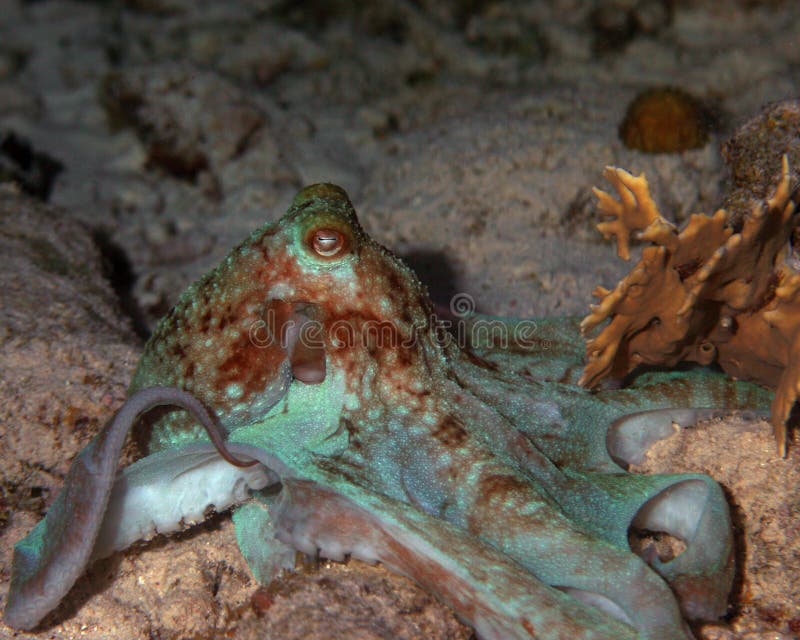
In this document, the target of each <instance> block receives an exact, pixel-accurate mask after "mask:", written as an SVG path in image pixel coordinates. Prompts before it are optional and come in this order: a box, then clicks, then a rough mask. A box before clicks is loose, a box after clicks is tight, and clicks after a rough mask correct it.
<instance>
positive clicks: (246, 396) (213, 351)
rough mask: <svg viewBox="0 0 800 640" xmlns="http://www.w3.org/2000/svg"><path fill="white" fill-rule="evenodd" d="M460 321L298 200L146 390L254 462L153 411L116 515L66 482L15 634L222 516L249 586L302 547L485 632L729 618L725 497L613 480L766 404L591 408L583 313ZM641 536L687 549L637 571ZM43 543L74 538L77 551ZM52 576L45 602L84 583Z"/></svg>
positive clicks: (664, 402)
mask: <svg viewBox="0 0 800 640" xmlns="http://www.w3.org/2000/svg"><path fill="white" fill-rule="evenodd" d="M456 319H457V322H456V325H455V326H454V327H452V329H453V331H452V333H448V332H445V331H443V330H442V327H441V325H439V324H438V323H437V322H436V321H435V318H434V316H433V315H432V312H431V304H430V302H429V300H428V297H427V294H426V292H425V289H424V287H423V286H422V285H421V284H420V282H419V281H418V279H417V278H416V276H415V275H414V274H413V273H412V272H411V271H410V270H409V269H408V267H406V266H405V265H404V264H403V263H402V262H401V261H400V260H398V259H397V258H396V257H394V256H393V255H392V254H391V253H390V252H388V251H387V250H386V249H384V248H383V247H381V246H379V245H378V244H377V243H375V242H374V241H373V240H371V239H370V238H369V237H368V236H367V235H366V234H365V233H364V232H363V230H362V229H361V227H360V226H359V224H358V221H357V219H356V216H355V213H354V211H353V209H352V205H351V204H350V202H349V200H348V199H347V196H346V195H345V193H344V192H343V191H342V190H341V189H339V188H338V187H335V186H333V185H326V184H322V185H314V186H311V187H308V188H306V189H304V190H303V191H301V192H300V193H299V194H298V196H297V197H296V198H295V201H294V203H293V204H292V206H291V208H290V209H289V211H288V213H287V214H286V215H285V216H284V217H283V218H282V219H281V220H280V221H279V222H277V223H275V224H272V225H268V226H266V227H264V228H263V229H261V230H259V231H257V232H255V233H254V234H253V235H252V236H251V237H250V238H248V239H247V240H246V241H245V242H244V243H242V244H241V245H240V246H238V247H236V248H235V249H234V250H233V251H232V252H231V253H230V255H229V256H228V257H227V258H226V259H225V260H224V261H223V262H222V263H221V264H220V265H219V266H218V267H217V268H216V269H215V270H214V271H212V272H211V273H209V274H208V275H207V276H205V277H204V278H203V279H201V280H200V281H198V282H197V283H195V284H194V285H192V286H191V287H189V289H187V291H186V292H185V293H184V294H183V295H182V297H181V298H180V300H179V302H178V304H177V305H176V307H175V309H173V310H172V312H170V314H169V315H168V316H167V317H166V318H164V320H163V321H162V322H161V324H160V325H159V327H158V328H157V330H156V332H155V333H154V335H153V337H152V339H151V340H150V342H149V343H148V345H147V347H146V349H145V353H144V355H143V356H142V360H141V362H140V365H139V369H138V371H137V373H136V376H135V378H134V382H133V385H132V390H136V389H147V388H151V387H155V386H159V387H160V388H162V389H163V388H164V387H165V386H167V387H168V386H170V385H171V386H174V387H179V388H181V389H184V390H186V391H189V392H190V393H191V394H193V395H194V396H196V397H197V398H198V399H199V400H200V401H201V402H202V403H204V404H205V405H206V406H207V407H209V408H210V409H211V410H212V411H213V412H214V413H215V414H216V415H217V417H218V418H219V423H220V427H221V428H222V429H223V430H224V431H225V434H226V438H227V444H226V446H227V450H228V454H226V455H229V457H234V459H236V460H243V459H247V458H249V459H254V460H257V461H258V462H259V464H257V465H255V466H252V467H232V466H231V465H229V464H228V463H226V462H223V461H222V459H221V457H220V454H219V453H218V452H217V449H216V448H215V446H214V445H213V444H211V443H209V442H208V440H207V437H206V435H205V432H204V431H203V429H202V428H201V426H200V424H199V423H198V422H196V419H197V416H196V415H195V418H192V417H190V416H189V415H188V414H187V413H186V412H183V411H173V412H171V413H168V414H166V415H159V416H157V420H156V422H155V424H154V425H153V426H152V435H151V440H150V441H151V445H152V448H153V450H154V453H152V454H151V455H150V456H148V457H146V458H144V459H142V460H140V461H138V462H137V463H135V464H134V465H131V467H128V468H127V469H125V470H124V471H123V472H122V473H121V474H120V476H119V477H118V478H117V480H116V483H115V484H114V486H113V489H112V490H111V495H110V498H109V505H110V506H109V508H108V511H107V512H106V515H105V518H94V520H95V521H97V522H95V524H92V525H87V523H86V520H87V519H86V518H85V517H83V516H82V513H81V504H80V503H79V502H78V501H76V500H74V499H71V498H70V496H74V495H78V494H80V493H82V492H83V491H85V490H92V491H98V488H97V487H96V486H95V485H96V484H102V483H103V482H106V481H105V480H102V479H99V478H98V477H94V478H93V477H92V476H91V474H88V475H87V474H86V473H82V474H75V476H74V478H75V480H74V483H73V485H72V486H70V479H69V478H68V480H67V485H68V486H67V487H65V490H64V496H65V497H64V498H63V499H61V502H60V505H61V506H60V508H59V510H57V512H55V513H53V514H52V515H51V514H49V515H48V517H47V518H46V519H45V520H44V521H43V522H42V523H40V525H39V526H37V528H36V529H35V530H34V532H32V534H31V535H30V536H29V537H28V538H26V539H25V540H23V541H22V542H21V543H20V544H19V545H18V546H17V549H16V555H15V568H14V572H15V573H14V577H13V580H12V585H11V589H10V595H9V601H8V606H7V608H6V613H5V617H6V621H7V622H8V623H9V624H11V625H13V626H18V627H24V628H30V627H32V626H35V625H36V624H38V623H39V622H40V620H41V619H42V617H43V616H44V615H45V614H46V613H47V607H45V606H41V607H39V606H28V605H27V604H26V603H30V602H33V601H36V597H37V595H38V592H39V591H41V590H42V589H44V588H45V587H43V586H42V585H43V584H44V581H43V579H42V576H51V577H52V576H54V575H55V576H58V575H59V574H60V573H61V572H62V569H69V571H68V573H69V574H70V575H72V574H75V573H76V570H75V566H74V565H75V561H74V558H75V557H78V556H79V557H81V558H84V560H82V561H83V562H84V563H85V562H88V560H87V559H88V558H96V557H101V556H103V555H107V554H109V553H112V552H113V551H114V550H117V549H121V548H124V547H125V546H127V545H128V544H130V543H131V542H133V541H134V540H136V539H138V538H142V537H148V536H151V535H153V534H154V533H156V532H163V531H170V530H174V529H176V528H178V527H179V526H181V525H182V524H184V523H187V522H192V521H193V520H197V519H200V518H202V517H203V515H204V514H205V513H206V511H207V507H208V506H209V505H211V504H213V505H215V506H216V507H217V508H224V507H225V506H226V505H228V504H232V503H241V504H240V506H238V507H237V509H236V511H235V512H234V522H235V524H236V529H237V539H238V541H239V545H240V548H241V550H242V552H243V554H244V555H245V557H246V559H247V561H248V563H249V564H250V566H251V568H252V570H253V572H254V574H255V576H256V577H257V578H258V579H259V580H262V581H265V582H266V581H269V580H270V579H271V578H272V577H274V575H275V574H276V573H277V572H278V571H279V570H280V569H281V568H283V567H286V566H288V565H290V564H291V558H292V556H293V553H294V549H299V550H300V551H303V552H305V553H309V554H316V553H321V554H322V555H323V556H326V557H329V558H333V559H343V558H345V557H346V556H347V555H353V556H356V557H359V558H362V559H365V560H368V561H374V560H379V561H381V562H384V563H385V564H386V565H387V566H389V567H391V568H393V569H395V570H397V571H399V572H402V573H404V574H406V575H409V576H410V577H412V578H413V579H415V580H416V581H417V582H419V583H420V584H421V585H423V586H424V587H425V588H427V589H430V590H431V591H432V592H434V593H436V594H437V595H438V596H439V597H440V598H441V599H442V600H443V601H445V602H446V603H448V604H449V605H450V606H452V607H453V608H454V609H455V610H456V612H457V613H458V615H459V616H460V617H461V618H463V619H464V620H466V621H468V622H469V623H470V624H472V625H473V626H474V627H475V629H476V631H477V633H478V635H479V636H480V637H481V638H487V639H493V638H503V639H514V638H532V637H533V638H566V637H568V638H614V639H621V638H648V639H663V640H674V639H675V638H688V637H690V634H689V632H688V631H687V627H686V624H685V622H684V619H685V618H713V617H717V616H720V615H721V614H723V613H724V611H725V608H726V599H727V595H728V592H729V590H730V586H731V580H732V576H733V550H732V540H731V531H730V519H729V515H728V511H727V506H726V503H725V501H724V498H723V495H722V492H721V490H720V488H719V486H718V485H717V484H716V483H715V482H714V481H713V480H711V479H710V478H708V477H707V476H704V475H701V474H683V475H661V476H650V477H644V476H636V475H632V474H628V473H625V472H624V470H623V467H622V466H620V465H623V466H624V465H625V464H627V463H630V462H634V461H636V460H637V459H639V458H641V456H642V455H643V453H644V451H645V450H646V449H647V447H648V446H649V444H651V443H652V442H654V441H655V440H658V439H659V438H662V437H664V436H665V435H667V434H668V433H671V431H672V422H673V421H691V420H694V419H697V418H698V417H701V416H702V415H703V414H704V412H703V411H702V410H697V409H690V407H720V406H726V407H729V408H737V407H750V408H752V407H764V406H766V403H767V401H768V398H767V395H766V394H765V392H763V391H761V390H760V389H758V388H756V387H754V386H750V385H747V384H744V383H737V382H733V381H730V380H727V379H726V378H724V376H721V375H717V374H713V373H709V372H689V373H651V374H647V375H643V376H640V377H639V378H638V379H637V380H636V381H635V383H634V384H633V385H632V386H630V387H628V388H625V389H616V390H614V389H608V390H602V391H596V392H591V391H588V390H587V389H584V388H582V387H580V386H579V385H578V384H577V382H578V378H579V376H580V374H581V361H582V342H581V338H580V334H579V331H578V323H577V321H576V320H574V319H569V318H567V319H563V318H562V319H551V320H540V321H535V322H533V321H513V320H504V319H498V318H487V317H476V316H472V317H465V318H459V317H458V316H457V315H456ZM139 393H141V391H140V392H139ZM162 393H164V392H163V391H162ZM136 397H141V396H136ZM162 399H163V398H162ZM178 404H180V403H178ZM675 407H678V408H677V409H676V408H675ZM681 407H683V409H681ZM115 422H116V423H117V424H118V426H117V427H116V428H119V423H120V422H121V421H120V420H117V421H115ZM112 428H113V427H112V426H109V427H108V429H112ZM105 437H107V434H106V435H103V434H101V436H99V438H100V439H101V440H102V439H103V438H105ZM90 447H92V451H95V450H97V449H98V446H97V445H90ZM75 483H77V484H78V486H75ZM214 492H216V493H214ZM210 494H214V495H210ZM630 529H637V530H639V529H645V530H655V531H666V532H668V533H671V534H672V535H675V536H676V537H679V538H681V539H682V540H683V541H684V542H685V544H686V549H685V551H684V552H683V553H681V554H680V555H678V556H677V557H675V558H661V557H659V556H658V554H657V553H656V552H655V551H654V550H653V549H650V550H648V551H646V552H645V553H644V554H643V555H644V558H642V557H639V556H637V555H635V554H634V553H632V552H631V550H630V548H629V545H628V538H627V536H628V533H629V530H630ZM50 531H56V532H59V531H60V532H63V531H70V532H71V534H70V538H69V541H68V542H67V543H66V544H67V547H69V548H68V549H66V550H65V549H63V548H61V547H59V546H58V545H54V544H53V542H52V540H50V541H48V535H49V534H48V532H50ZM95 540H96V542H95ZM81 545H83V546H88V547H89V552H84V553H82V554H78V553H76V552H75V548H76V547H78V546H81ZM62 547H63V545H62ZM54 548H56V551H54V550H53V549H54ZM67 551H68V552H69V553H66V552H67ZM65 556H69V558H70V559H68V560H62V558H63V557H65ZM62 564H63V566H62ZM70 579H72V578H70ZM47 584H48V586H47V589H48V590H50V594H49V598H47V599H46V601H47V602H48V603H52V601H53V600H54V599H56V600H57V598H58V597H59V596H58V594H59V593H62V592H63V593H66V590H68V589H69V587H70V586H71V582H69V580H67V579H64V580H62V581H61V583H59V581H58V580H57V579H51V580H50V581H49V582H47ZM54 594H55V595H54ZM48 606H50V605H48Z"/></svg>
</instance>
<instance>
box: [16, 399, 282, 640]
mask: <svg viewBox="0 0 800 640" xmlns="http://www.w3.org/2000/svg"><path fill="white" fill-rule="evenodd" d="M162 405H177V406H181V407H183V408H185V409H187V410H188V411H190V412H191V413H192V414H193V415H194V416H195V418H197V420H198V421H199V422H201V424H203V425H204V426H205V427H206V428H207V429H209V433H210V434H212V436H211V437H212V441H214V442H212V443H201V444H196V445H191V446H189V447H187V448H186V449H185V450H184V449H178V450H166V451H162V452H159V453H158V454H154V455H152V456H148V457H147V458H144V459H142V460H140V461H139V462H138V463H136V464H134V465H131V466H130V467H128V468H127V469H125V470H124V471H123V472H122V473H121V474H119V475H118V474H117V465H118V461H119V457H120V453H121V451H122V446H123V444H124V443H125V439H126V437H127V434H128V431H129V430H130V428H131V426H132V425H134V424H135V423H136V421H137V420H138V418H139V417H140V416H141V415H142V414H143V413H145V412H147V411H149V410H150V409H152V408H154V407H156V406H162ZM219 447H222V449H220V448H219ZM231 463H233V464H231ZM268 480H269V475H268V472H267V471H266V470H265V469H264V468H263V467H262V466H261V465H256V464H254V462H243V461H241V460H239V459H237V458H235V457H233V456H232V455H231V454H230V452H228V451H227V450H226V449H225V448H224V443H222V441H221V437H220V434H219V432H218V431H216V426H215V421H214V420H213V418H212V417H211V416H210V414H209V413H208V412H207V411H206V409H205V408H204V407H203V405H202V404H201V403H200V402H199V401H197V400H196V399H195V398H194V397H192V396H191V395H190V394H188V393H186V392H183V391H180V390H179V389H175V388H172V387H150V388H148V389H143V390H141V391H138V392H137V393H135V394H133V395H132V396H131V397H130V398H129V399H128V400H127V401H126V402H125V404H124V405H123V406H122V407H121V408H120V410H119V411H118V412H117V413H116V415H115V416H114V418H113V419H112V420H111V421H110V422H109V423H108V424H107V425H106V426H105V427H104V428H103V430H102V431H101V432H100V433H99V434H98V436H97V437H96V438H95V439H94V440H93V441H92V442H91V443H90V444H89V445H88V446H87V447H86V448H84V449H83V450H82V451H81V452H80V453H79V454H78V456H77V457H76V458H75V460H74V461H73V463H72V466H71V468H70V470H69V473H68V474H67V477H66V480H65V482H64V486H63V487H62V489H61V492H60V493H59V494H58V496H57V497H56V499H55V501H54V502H53V504H52V505H51V507H50V509H49V511H48V513H47V516H46V517H45V518H44V519H43V520H42V521H41V522H39V524H37V525H36V527H34V529H33V530H32V531H31V532H30V534H28V536H27V537H25V538H24V539H23V540H21V541H20V542H19V543H18V544H17V545H16V546H15V548H14V557H13V561H12V580H11V585H10V587H9V593H8V600H7V603H6V608H5V613H4V619H5V622H6V624H8V625H9V626H11V627H14V628H17V629H32V628H34V627H35V626H36V625H38V624H39V622H40V621H41V620H42V619H43V618H44V616H45V615H47V613H49V612H50V611H51V610H53V609H54V608H55V607H56V605H57V604H58V603H59V601H60V600H61V599H62V598H63V597H64V596H65V595H66V593H67V592H68V591H69V590H70V588H71V587H72V585H73V584H74V583H75V581H76V580H77V579H78V577H79V576H80V575H81V574H82V573H83V572H84V571H85V569H86V567H87V566H88V565H89V563H90V562H92V560H94V559H96V558H99V557H103V556H105V555H110V554H111V553H112V552H113V551H115V550H118V549H122V548H124V547H126V546H128V545H130V544H132V543H133V542H135V541H136V540H138V539H141V538H146V537H150V536H152V535H153V534H155V533H157V532H161V531H174V530H176V529H178V528H180V525H181V524H182V523H183V522H185V521H187V520H200V519H202V518H203V514H204V510H205V509H206V507H207V506H208V505H210V504H213V505H214V506H215V507H216V508H220V507H221V508H225V507H227V506H229V505H230V504H232V503H233V502H234V501H236V500H241V499H243V498H244V497H246V496H245V489H244V487H245V486H252V487H254V488H260V487H263V486H264V485H265V484H267V482H268Z"/></svg>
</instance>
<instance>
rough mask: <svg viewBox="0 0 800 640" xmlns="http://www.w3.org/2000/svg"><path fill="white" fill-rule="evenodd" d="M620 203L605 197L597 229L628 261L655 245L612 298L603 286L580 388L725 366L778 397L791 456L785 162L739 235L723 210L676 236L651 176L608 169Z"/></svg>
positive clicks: (778, 418)
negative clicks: (632, 251) (637, 250)
mask: <svg viewBox="0 0 800 640" xmlns="http://www.w3.org/2000/svg"><path fill="white" fill-rule="evenodd" d="M604 175H605V177H606V178H607V179H608V180H609V182H611V184H612V186H613V187H614V189H615V190H616V192H617V194H618V195H619V198H620V199H619V200H616V199H614V198H613V197H612V196H611V195H609V194H608V193H606V192H604V191H600V190H599V189H595V193H596V194H597V196H598V200H599V203H598V206H599V209H600V212H601V214H603V215H604V216H606V217H612V218H614V220H613V221H606V222H601V223H600V224H598V229H599V230H600V232H601V233H602V234H603V235H604V236H605V237H606V238H608V237H609V236H611V235H614V236H616V241H617V252H618V254H619V255H620V257H623V258H626V259H627V258H628V250H629V241H630V238H631V236H633V237H636V238H639V239H643V240H648V241H650V242H651V243H652V246H649V247H646V248H645V249H644V250H643V251H642V258H641V260H640V261H639V263H638V264H637V265H636V266H635V267H634V268H633V269H632V270H631V272H630V273H629V274H628V275H627V276H626V277H625V278H624V279H623V280H621V281H620V282H619V284H617V286H616V287H615V288H614V289H613V290H612V291H609V290H606V289H603V288H602V287H598V288H597V289H596V290H595V296H596V297H598V298H599V302H598V303H597V304H596V305H593V306H592V307H591V313H590V314H589V315H588V316H586V318H584V320H583V322H582V323H581V329H582V331H583V332H584V333H586V332H588V331H590V330H592V329H594V328H595V327H597V326H598V325H600V324H601V323H602V322H604V321H606V320H609V322H608V324H607V325H606V326H605V327H604V328H603V329H602V330H601V331H600V333H599V334H598V335H597V336H596V337H594V338H592V339H589V340H588V341H587V344H586V357H587V364H586V368H585V369H584V372H583V376H582V377H581V380H580V384H582V385H584V386H587V387H594V386H596V385H597V384H599V383H600V381H601V380H603V379H604V378H606V377H619V376H623V375H625V374H626V373H628V372H629V371H631V370H632V369H633V368H634V367H636V366H637V365H639V364H641V363H646V364H652V365H666V366H674V365H675V364H677V363H678V362H681V361H683V360H688V361H693V362H699V363H702V364H710V363H711V362H717V363H719V365H720V366H721V367H722V368H723V370H725V371H726V372H727V373H729V374H731V375H733V376H735V377H737V378H741V379H744V380H753V381H755V382H758V383H761V384H764V385H767V386H770V387H773V388H775V389H776V392H775V399H774V401H773V403H772V424H773V428H774V431H775V438H776V440H777V444H778V450H779V453H780V454H781V455H782V456H785V454H786V439H787V436H786V421H787V420H788V418H789V413H790V412H791V409H792V407H793V406H794V403H795V401H796V400H797V399H798V397H800V274H798V273H797V272H795V270H794V269H793V268H792V267H791V265H790V264H789V263H787V261H786V256H787V255H789V243H790V239H791V235H792V232H793V229H794V226H795V222H796V221H795V220H794V215H793V214H794V212H795V207H796V204H797V203H796V201H795V197H794V196H795V193H794V192H793V191H792V188H791V187H792V179H791V175H790V172H789V163H788V159H787V158H786V157H785V156H784V158H783V163H782V171H781V176H780V179H779V181H778V185H777V187H776V189H775V193H774V194H773V196H772V197H771V198H769V199H768V200H766V201H763V202H757V203H755V204H754V205H753V207H752V209H751V212H750V214H749V215H747V216H746V217H745V218H744V220H743V222H742V225H741V229H739V230H734V229H733V228H732V225H731V222H732V221H731V219H730V216H729V215H728V213H727V212H726V211H725V210H722V209H721V210H719V211H717V212H716V213H715V214H714V215H713V216H706V215H701V214H696V215H693V216H691V218H690V219H689V222H688V224H687V225H686V226H685V227H684V228H683V229H682V230H681V231H680V232H678V231H677V229H676V228H675V227H674V225H672V224H671V223H670V222H668V221H667V220H665V219H664V218H663V217H662V216H661V214H660V213H659V211H658V209H657V207H656V205H655V203H654V202H653V200H652V198H651V196H650V192H649V188H648V185H647V180H646V179H645V177H644V175H640V176H638V177H636V176H633V175H631V174H629V173H627V172H625V171H623V170H621V169H616V168H613V167H609V168H607V169H606V171H605V173H604Z"/></svg>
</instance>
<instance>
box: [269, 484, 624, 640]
mask: <svg viewBox="0 0 800 640" xmlns="http://www.w3.org/2000/svg"><path fill="white" fill-rule="evenodd" d="M320 481H321V482H324V483H325V484H326V485H333V488H328V486H322V484H321V483H320V482H315V481H312V480H307V479H298V478H290V479H288V480H286V481H285V482H284V484H283V489H282V491H281V494H280V496H279V498H278V500H277V501H276V504H275V505H274V508H273V510H272V516H273V518H274V521H275V527H276V535H277V536H278V539H279V540H281V541H282V542H284V543H285V544H287V545H290V546H292V547H295V548H298V549H300V550H301V551H304V552H306V553H316V552H317V551H318V550H319V552H320V554H321V555H323V556H325V557H329V558H333V559H339V560H341V559H344V558H345V557H346V556H348V555H352V556H353V557H356V558H359V559H362V560H365V561H367V562H375V561H380V562H382V563H384V564H385V565H386V566H387V567H389V568H390V569H392V570H394V571H396V572H398V573H401V574H404V575H406V576H408V577H409V578H411V579H413V580H414V581H415V582H417V583H418V584H420V585H421V586H422V587H423V588H425V589H426V590H429V591H431V592H432V593H435V594H436V595H437V596H438V597H439V598H440V599H441V600H442V601H443V602H445V603H446V604H447V605H449V606H450V607H452V608H453V609H454V610H455V612H456V613H457V615H458V616H459V617H460V618H461V619H462V620H464V621H465V622H467V623H468V624H470V625H472V626H473V627H474V628H475V630H476V632H477V634H478V636H479V637H480V638H482V640H501V639H502V640H516V639H523V638H528V639H529V638H540V639H542V640H546V639H548V638H553V639H555V638H563V637H573V638H582V639H584V638H585V639H600V638H614V639H616V640H623V639H625V638H635V637H637V634H636V632H635V631H634V629H633V628H632V627H630V626H629V625H627V624H625V623H623V622H621V621H619V620H617V619H615V618H614V617H613V616H612V615H610V614H609V613H608V612H607V611H604V610H602V603H600V607H598V606H592V605H589V604H586V603H585V602H584V601H582V599H581V598H580V597H575V595H577V594H573V595H570V594H567V593H564V592H563V591H560V590H558V589H555V588H553V587H550V586H548V585H546V584H545V583H544V582H542V581H540V580H539V579H537V578H536V577H535V576H533V575H532V574H531V573H529V572H528V571H526V570H525V569H524V568H522V567H521V566H520V565H519V564H517V563H516V562H514V561H513V560H511V558H509V557H508V556H506V555H505V554H504V553H502V552H500V551H499V550H497V549H496V548H494V547H493V546H491V545H488V544H486V543H483V542H482V541H480V540H479V539H477V538H475V537H473V536H470V535H469V534H467V533H466V532H465V531H463V530H462V529H459V528H458V527H455V526H453V525H450V524H448V523H447V522H445V521H443V520H441V519H439V518H436V517H434V516H432V515H430V514H427V513H425V512H423V511H421V510H419V509H417V508H415V507H413V506H411V505H408V504H405V503H402V502H399V501H396V500H393V499H391V498H388V497H386V496H384V495H381V494H379V493H375V492H371V491H368V490H366V489H362V488H360V487H358V486H356V485H353V484H351V483H344V482H342V481H340V480H337V479H336V478H335V477H333V476H330V477H320ZM595 604H598V603H595Z"/></svg>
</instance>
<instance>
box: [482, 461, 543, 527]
mask: <svg viewBox="0 0 800 640" xmlns="http://www.w3.org/2000/svg"><path fill="white" fill-rule="evenodd" d="M531 497H532V495H531V485H530V484H529V483H527V482H524V481H523V480H521V479H520V478H517V477H516V476H513V475H508V474H500V473H493V474H487V475H484V476H481V478H480V480H479V481H478V486H477V487H476V488H475V502H474V505H473V507H472V508H471V509H470V510H469V516H468V520H467V527H468V530H469V532H470V533H472V534H475V535H479V534H480V532H481V531H484V530H486V529H487V527H489V528H490V527H491V526H492V524H493V523H497V522H498V520H500V521H502V526H503V528H504V530H506V531H509V530H510V531H515V530H518V531H530V530H533V529H534V528H535V527H536V526H537V523H536V522H534V521H533V520H531V516H530V515H527V516H526V517H525V522H515V517H516V515H517V514H518V513H520V511H521V510H522V508H523V507H524V506H526V505H527V504H528V503H529V501H530V499H531ZM545 511H549V510H545Z"/></svg>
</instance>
